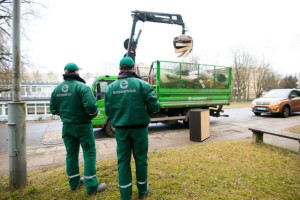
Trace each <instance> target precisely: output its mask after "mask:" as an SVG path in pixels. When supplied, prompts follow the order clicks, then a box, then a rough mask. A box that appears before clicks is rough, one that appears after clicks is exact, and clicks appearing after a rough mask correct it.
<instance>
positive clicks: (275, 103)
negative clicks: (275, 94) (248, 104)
mask: <svg viewBox="0 0 300 200" xmlns="http://www.w3.org/2000/svg"><path fill="white" fill-rule="evenodd" d="M280 103H281V102H280V101H272V102H270V105H278V104H280Z"/></svg>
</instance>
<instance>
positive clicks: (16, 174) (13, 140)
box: [7, 0, 27, 187]
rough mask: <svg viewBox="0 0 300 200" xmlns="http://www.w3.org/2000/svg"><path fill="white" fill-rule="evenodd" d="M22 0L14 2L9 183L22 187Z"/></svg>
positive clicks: (23, 151)
mask: <svg viewBox="0 0 300 200" xmlns="http://www.w3.org/2000/svg"><path fill="white" fill-rule="evenodd" d="M20 14H21V0H13V42H12V48H13V75H12V90H13V101H12V102H10V103H8V123H7V125H8V155H9V183H10V185H12V186H14V187H21V186H23V185H25V184H26V180H27V162H26V124H25V103H24V102H21V81H20V80H21V73H20V71H21V70H20V68H21V50H20V49H21V48H20Z"/></svg>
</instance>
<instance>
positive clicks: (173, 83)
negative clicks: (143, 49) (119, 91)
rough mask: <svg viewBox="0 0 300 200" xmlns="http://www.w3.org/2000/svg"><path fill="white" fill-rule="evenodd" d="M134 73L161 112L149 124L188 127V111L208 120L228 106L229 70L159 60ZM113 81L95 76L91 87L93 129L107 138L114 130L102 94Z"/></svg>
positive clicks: (111, 78) (229, 93)
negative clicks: (94, 100) (150, 88)
mask: <svg viewBox="0 0 300 200" xmlns="http://www.w3.org/2000/svg"><path fill="white" fill-rule="evenodd" d="M136 73H137V74H138V75H139V76H140V77H141V78H142V79H143V80H144V81H147V82H148V83H150V84H151V85H152V86H153V89H154V91H155V92H156V95H157V98H158V99H159V102H160V106H161V108H160V110H159V112H158V113H155V114H154V115H152V116H151V123H159V122H162V123H177V122H178V121H182V122H183V124H184V125H186V126H188V124H189V112H190V111H191V110H193V109H199V108H201V109H209V110H210V115H211V116H215V117H219V116H221V112H223V110H222V107H223V105H229V104H230V96H231V68H230V67H224V66H216V65H207V64H198V63H185V62H172V61H161V60H158V61H155V62H154V63H152V65H151V66H150V67H148V68H147V67H141V66H136ZM116 79H117V76H108V75H106V76H98V77H97V78H96V79H95V80H94V81H92V85H91V89H92V91H93V93H94V95H95V97H96V98H97V102H98V109H99V114H98V116H97V117H96V118H94V119H93V120H92V124H93V127H95V128H104V129H105V132H106V133H107V134H108V135H109V136H114V127H112V126H111V124H110V120H109V119H108V118H107V116H106V115H105V110H104V94H105V89H106V87H107V85H109V84H110V83H112V82H113V81H114V80H116ZM223 116H226V115H223Z"/></svg>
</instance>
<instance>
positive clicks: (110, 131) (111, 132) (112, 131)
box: [105, 120, 116, 137]
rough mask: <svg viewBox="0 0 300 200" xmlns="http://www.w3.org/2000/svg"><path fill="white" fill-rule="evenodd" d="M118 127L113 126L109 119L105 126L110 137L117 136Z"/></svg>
mask: <svg viewBox="0 0 300 200" xmlns="http://www.w3.org/2000/svg"><path fill="white" fill-rule="evenodd" d="M115 130H116V128H115V127H113V126H111V123H110V120H108V121H107V123H106V126H105V133H106V134H107V135H108V136H110V137H115Z"/></svg>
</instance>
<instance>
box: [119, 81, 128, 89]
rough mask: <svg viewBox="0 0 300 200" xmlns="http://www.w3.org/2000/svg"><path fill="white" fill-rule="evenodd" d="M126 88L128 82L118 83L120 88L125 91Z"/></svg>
mask: <svg viewBox="0 0 300 200" xmlns="http://www.w3.org/2000/svg"><path fill="white" fill-rule="evenodd" d="M127 87H128V81H126V80H122V81H121V82H120V88H122V89H126V88H127Z"/></svg>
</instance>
